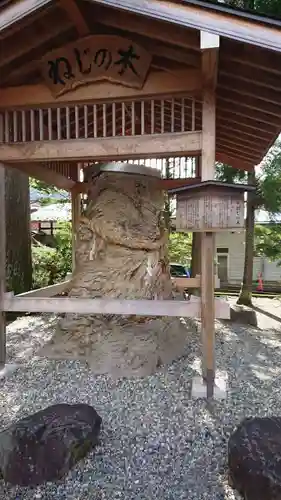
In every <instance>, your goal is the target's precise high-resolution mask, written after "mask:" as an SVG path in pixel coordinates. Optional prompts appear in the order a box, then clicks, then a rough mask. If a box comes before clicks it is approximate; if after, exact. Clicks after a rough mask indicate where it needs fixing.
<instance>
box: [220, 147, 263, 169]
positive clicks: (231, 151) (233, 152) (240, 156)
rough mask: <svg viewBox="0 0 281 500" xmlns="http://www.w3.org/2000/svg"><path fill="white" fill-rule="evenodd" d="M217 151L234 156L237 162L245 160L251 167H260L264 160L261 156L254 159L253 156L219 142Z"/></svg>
mask: <svg viewBox="0 0 281 500" xmlns="http://www.w3.org/2000/svg"><path fill="white" fill-rule="evenodd" d="M217 151H219V152H220V153H225V154H226V155H229V156H232V157H233V158H237V160H243V161H244V162H246V163H249V164H250V165H258V164H259V163H260V161H261V160H262V158H261V157H260V156H259V157H257V156H256V157H253V155H250V154H247V153H245V152H243V151H241V150H238V149H236V148H235V147H234V146H233V147H231V146H229V145H228V144H223V143H220V142H219V141H217Z"/></svg>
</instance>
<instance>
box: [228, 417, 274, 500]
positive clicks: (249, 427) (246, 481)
mask: <svg viewBox="0 0 281 500" xmlns="http://www.w3.org/2000/svg"><path fill="white" fill-rule="evenodd" d="M228 465H229V481H230V484H231V486H232V487H233V488H235V489H236V490H237V491H238V492H239V493H240V494H241V495H242V497H243V498H244V499H245V500H280V499H281V418H280V417H267V418H248V419H245V420H244V421H243V422H242V423H241V424H240V425H239V426H238V428H237V429H236V431H235V432H234V433H233V434H232V436H231V437H230V439H229V445H228Z"/></svg>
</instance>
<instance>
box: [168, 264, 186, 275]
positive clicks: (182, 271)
mask: <svg viewBox="0 0 281 500" xmlns="http://www.w3.org/2000/svg"><path fill="white" fill-rule="evenodd" d="M170 273H171V277H172V278H190V273H189V271H188V270H187V269H186V268H185V267H184V266H183V265H182V264H178V263H175V262H171V263H170Z"/></svg>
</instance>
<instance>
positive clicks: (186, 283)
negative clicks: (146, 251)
mask: <svg viewBox="0 0 281 500" xmlns="http://www.w3.org/2000/svg"><path fill="white" fill-rule="evenodd" d="M172 281H173V282H174V283H175V285H176V287H177V288H179V289H181V288H183V289H186V288H200V286H201V278H200V276H198V277H195V278H172Z"/></svg>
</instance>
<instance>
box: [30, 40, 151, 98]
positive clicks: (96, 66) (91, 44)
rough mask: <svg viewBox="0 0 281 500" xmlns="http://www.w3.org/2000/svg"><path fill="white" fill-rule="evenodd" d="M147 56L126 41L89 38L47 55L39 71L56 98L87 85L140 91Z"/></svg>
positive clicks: (147, 63)
mask: <svg viewBox="0 0 281 500" xmlns="http://www.w3.org/2000/svg"><path fill="white" fill-rule="evenodd" d="M150 63H151V56H150V55H149V54H148V53H147V52H146V50H145V49H143V48H142V47H140V46H139V45H137V44H135V43H133V42H132V41H130V40H126V39H124V38H121V37H118V36H115V35H111V36H108V35H93V36H90V37H87V38H85V39H82V40H78V41H77V42H76V43H73V44H71V45H68V46H67V47H64V48H61V49H58V50H55V51H53V52H51V53H49V54H47V55H46V56H45V57H44V59H43V60H42V61H41V63H40V64H41V70H42V73H43V76H44V79H45V80H46V83H47V84H48V86H49V88H50V89H51V91H52V93H53V94H54V95H56V96H58V95H60V94H62V93H65V92H67V91H70V90H72V89H74V88H76V87H77V86H79V85H83V84H87V83H89V82H91V81H97V80H109V81H112V82H114V83H120V84H123V85H126V86H129V87H135V88H142V87H143V84H144V81H145V78H146V75H147V72H148V69H149V66H150Z"/></svg>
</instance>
